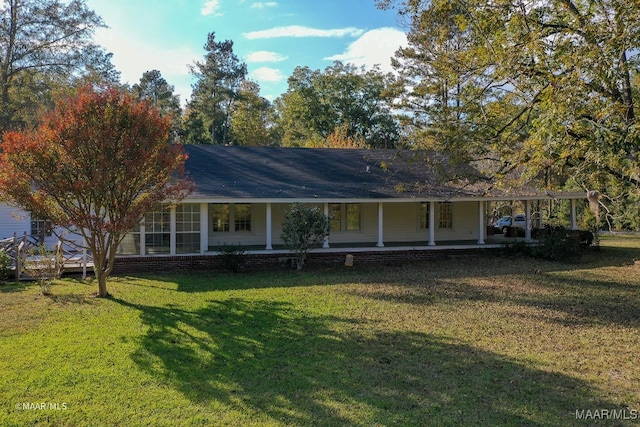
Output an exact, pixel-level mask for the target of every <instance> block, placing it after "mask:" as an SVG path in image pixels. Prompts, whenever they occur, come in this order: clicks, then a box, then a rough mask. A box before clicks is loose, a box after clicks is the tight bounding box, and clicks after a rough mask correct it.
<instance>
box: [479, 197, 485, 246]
mask: <svg viewBox="0 0 640 427" xmlns="http://www.w3.org/2000/svg"><path fill="white" fill-rule="evenodd" d="M486 231H487V227H486V226H485V222H484V201H480V202H478V244H479V245H484V234H485V233H486Z"/></svg>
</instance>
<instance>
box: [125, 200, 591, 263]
mask: <svg viewBox="0 0 640 427" xmlns="http://www.w3.org/2000/svg"><path fill="white" fill-rule="evenodd" d="M583 198H584V196H582V195H579V194H576V193H574V194H570V195H569V194H561V195H553V196H546V197H545V198H534V197H531V198H527V199H524V200H522V199H519V200H515V199H506V198H505V199H495V198H480V199H478V198H476V199H455V200H418V199H415V198H411V199H384V200H370V199H364V200H363V199H347V200H340V199H333V200H324V201H318V200H317V199H310V200H309V199H302V200H262V199H228V200H223V199H220V200H188V201H187V202H185V203H180V204H178V205H175V206H170V205H164V206H159V207H158V208H157V209H156V210H155V211H154V212H149V213H148V214H147V215H145V218H144V220H143V221H142V222H141V224H140V226H139V227H137V228H136V229H135V230H133V231H132V232H131V233H130V234H129V235H128V236H127V237H126V238H125V240H124V241H123V244H122V245H121V246H120V252H119V254H120V255H138V256H158V255H216V254H218V253H219V250H220V248H221V247H222V246H225V245H236V246H238V247H241V248H242V249H243V250H244V251H245V252H246V253H273V254H279V253H288V252H289V250H288V249H287V248H285V247H284V245H283V242H282V240H281V239H280V234H281V232H282V222H283V220H284V216H285V213H286V211H287V210H288V209H289V206H290V205H291V203H294V202H302V203H307V204H309V205H313V206H316V207H318V208H320V209H322V211H323V212H324V213H325V214H326V215H328V216H329V217H330V218H331V230H330V233H329V236H328V238H327V239H326V240H325V241H324V243H323V245H322V247H321V248H318V249H316V250H315V252H318V253H333V252H336V253H337V252H345V251H347V250H348V251H349V252H355V253H357V252H370V251H372V250H373V251H378V252H390V251H411V250H419V251H424V250H428V251H431V250H450V249H452V248H457V249H465V248H489V247H499V246H501V245H503V244H504V243H506V242H510V241H513V239H514V238H508V237H505V236H503V235H501V234H494V233H493V231H494V230H493V228H492V223H493V221H495V220H496V219H497V218H496V216H499V215H500V212H502V213H504V209H505V206H511V210H512V211H513V210H514V208H513V206H514V205H516V206H520V207H522V209H523V210H524V215H525V216H526V219H527V220H526V223H525V226H524V227H523V230H522V232H521V237H519V238H520V239H523V240H525V241H533V240H534V239H533V236H534V234H535V233H534V232H533V230H534V228H535V227H540V226H542V224H543V223H546V221H548V218H544V217H543V216H542V215H541V212H540V211H541V209H540V206H541V203H542V204H545V203H546V204H554V205H555V208H554V209H555V210H558V209H560V210H562V211H563V212H565V213H566V215H565V216H566V217H567V221H566V222H567V224H566V226H567V228H570V229H572V230H577V229H578V228H579V227H578V219H579V216H580V214H581V212H579V211H581V210H582V209H583V206H582V205H584V203H582V202H581V201H580V200H581V199H583ZM579 205H580V206H579ZM497 207H500V208H499V209H498V208H497ZM515 209H519V208H515ZM545 211H548V212H549V214H548V215H547V216H548V217H550V216H551V212H552V209H551V208H549V209H546V208H545Z"/></svg>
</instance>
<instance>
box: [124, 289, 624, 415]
mask: <svg viewBox="0 0 640 427" xmlns="http://www.w3.org/2000/svg"><path fill="white" fill-rule="evenodd" d="M114 301H116V302H118V303H119V304H122V305H124V306H127V307H130V308H133V309H136V310H139V312H140V314H141V319H142V321H143V322H144V323H145V324H147V325H148V326H149V330H148V331H147V332H146V333H145V335H143V336H142V337H141V338H140V341H139V348H138V350H137V351H135V353H133V354H132V358H133V360H134V361H135V363H136V364H137V365H138V366H139V367H140V368H141V369H143V370H144V371H146V372H148V373H149V374H151V375H153V376H155V377H156V378H157V379H158V380H160V381H162V382H164V383H166V384H167V385H168V386H170V387H172V388H174V389H176V390H178V391H180V392H181V393H182V394H184V395H185V396H186V397H187V398H189V399H190V400H191V401H192V402H194V404H197V405H200V406H202V407H203V408H206V407H211V406H216V407H219V405H223V407H225V408H226V409H227V410H231V411H239V412H242V413H250V414H257V416H258V417H263V418H262V421H271V422H276V423H278V424H283V425H326V426H330V425H528V426H537V425H540V426H541V425H571V424H573V423H576V420H575V413H576V410H582V409H589V408H615V407H617V406H616V405H615V404H613V403H612V402H607V401H604V400H601V399H600V398H599V397H597V395H596V393H595V391H592V390H590V388H589V386H588V385H587V384H586V383H584V382H581V381H579V380H577V379H575V378H572V377H569V376H565V375H560V374H554V373H549V372H544V371H540V370H536V369H532V368H530V367H527V366H524V365H522V364H520V363H518V362H517V361H515V360H511V359H508V358H505V357H502V356H499V355H496V354H492V353H489V352H485V351H479V350H478V349H474V348H473V347H470V346H468V345H464V344H462V343H459V342H456V341H455V340H453V339H443V338H440V337H436V336H432V335H429V334H423V333H416V332H402V331H390V332H388V331H387V332H382V331H378V332H376V331H375V330H373V329H369V328H365V327H355V326H356V325H353V324H351V323H350V322H353V321H352V320H351V319H339V318H333V317H310V316H308V315H306V314H305V313H303V312H300V311H298V310H297V309H295V308H294V307H293V306H292V305H289V304H286V303H281V302H270V301H256V300H245V299H230V300H221V301H217V300H209V301H207V303H206V305H205V306H203V307H202V308H201V309H199V310H195V311H185V310H183V309H181V308H180V307H177V306H176V307H152V306H146V305H140V304H132V303H129V302H127V301H124V300H120V299H114ZM350 326H351V327H350ZM582 423H584V421H583V422H582ZM578 424H580V423H578Z"/></svg>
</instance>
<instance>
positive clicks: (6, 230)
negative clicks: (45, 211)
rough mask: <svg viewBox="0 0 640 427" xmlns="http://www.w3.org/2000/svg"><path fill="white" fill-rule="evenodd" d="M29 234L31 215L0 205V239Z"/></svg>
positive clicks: (3, 204)
mask: <svg viewBox="0 0 640 427" xmlns="http://www.w3.org/2000/svg"><path fill="white" fill-rule="evenodd" d="M14 233H15V234H17V235H18V236H22V235H23V234H25V233H26V234H30V233H31V215H30V214H29V213H28V212H25V211H23V210H22V209H20V208H15V207H12V206H9V205H7V204H5V203H0V239H6V238H8V237H13V234H14Z"/></svg>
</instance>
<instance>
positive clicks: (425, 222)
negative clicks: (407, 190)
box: [420, 202, 431, 230]
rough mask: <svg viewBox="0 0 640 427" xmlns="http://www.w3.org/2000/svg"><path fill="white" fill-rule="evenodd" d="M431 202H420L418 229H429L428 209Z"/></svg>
mask: <svg viewBox="0 0 640 427" xmlns="http://www.w3.org/2000/svg"><path fill="white" fill-rule="evenodd" d="M430 206H431V203H429V202H427V203H420V230H428V229H429V210H430V209H431V208H430Z"/></svg>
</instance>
